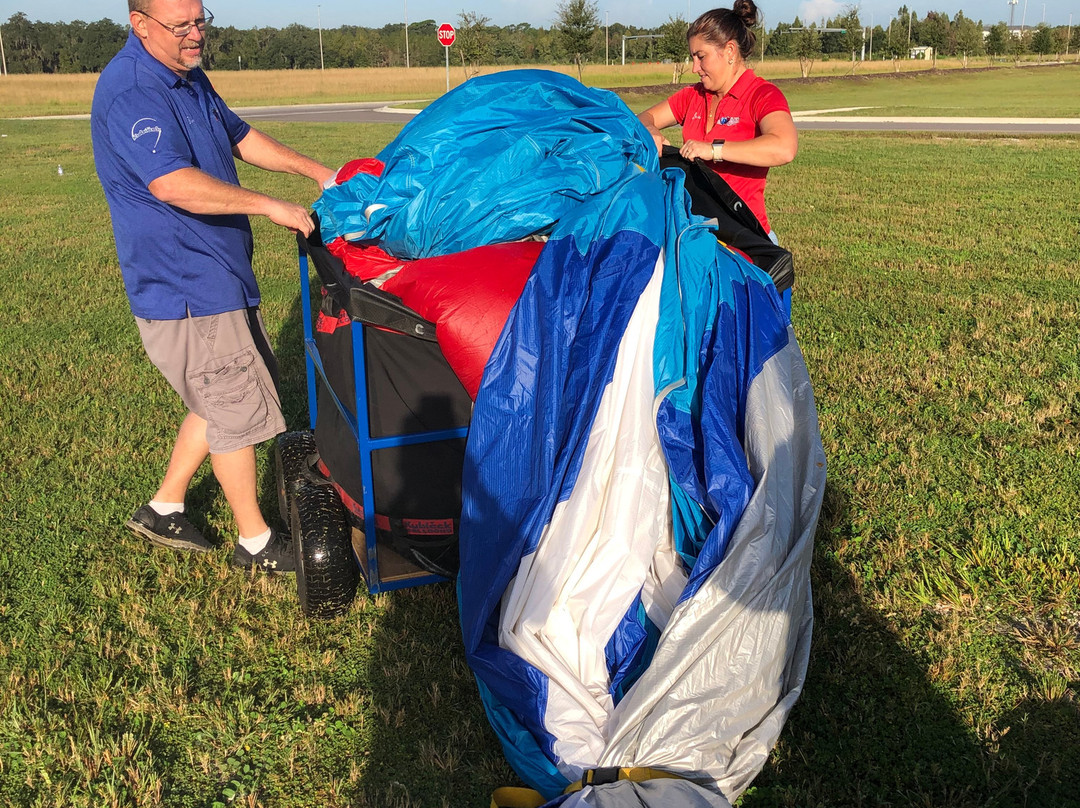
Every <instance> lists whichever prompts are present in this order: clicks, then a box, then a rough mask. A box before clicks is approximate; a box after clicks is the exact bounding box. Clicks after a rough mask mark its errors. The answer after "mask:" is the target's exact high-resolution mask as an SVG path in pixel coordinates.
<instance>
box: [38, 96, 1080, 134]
mask: <svg viewBox="0 0 1080 808" xmlns="http://www.w3.org/2000/svg"><path fill="white" fill-rule="evenodd" d="M406 103H416V102H407V101H363V102H357V103H352V104H302V105H297V106H274V107H236V108H234V109H235V111H236V113H237V114H238V115H240V117H242V118H243V119H244V120H247V121H252V122H254V121H306V122H310V123H327V122H335V123H399V124H403V123H406V122H407V121H408V120H410V119H411V118H412V116H414V115H416V113H418V112H419V111H420V110H418V109H395V108H394V105H396V104H406ZM863 109H867V108H865V107H843V108H839V109H824V110H805V111H800V112H796V113H794V118H795V125H796V126H797V127H798V128H799V129H800V130H804V131H806V130H813V129H830V130H848V131H860V130H861V131H879V132H880V131H898V132H905V131H906V132H918V131H933V132H998V133H1003V134H1017V135H1018V134H1037V135H1046V134H1071V135H1077V134H1080V119H1078V118H1026V119H1025V118H913V117H906V116H877V117H875V116H870V115H845V114H843V113H850V112H856V111H859V110H863ZM49 117H51V118H54V119H56V118H67V119H82V120H85V119H88V118H89V117H90V116H89V115H56V116H49ZM42 119H44V118H40V119H30V120H42Z"/></svg>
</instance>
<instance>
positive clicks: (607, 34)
mask: <svg viewBox="0 0 1080 808" xmlns="http://www.w3.org/2000/svg"><path fill="white" fill-rule="evenodd" d="M610 15H611V12H610V11H605V12H604V65H605V66H607V65H610V64H611V59H610V57H609V56H608V50H609V49H610V45H611V23H610V20H609V16H610Z"/></svg>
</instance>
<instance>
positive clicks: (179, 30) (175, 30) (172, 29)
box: [139, 8, 214, 37]
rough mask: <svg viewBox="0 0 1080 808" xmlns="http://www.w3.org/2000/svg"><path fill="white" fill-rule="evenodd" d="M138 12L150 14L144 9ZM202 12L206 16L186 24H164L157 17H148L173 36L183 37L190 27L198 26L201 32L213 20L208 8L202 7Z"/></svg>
mask: <svg viewBox="0 0 1080 808" xmlns="http://www.w3.org/2000/svg"><path fill="white" fill-rule="evenodd" d="M139 13H140V14H142V15H143V16H144V17H150V15H149V14H147V13H146V12H145V11H140V12H139ZM203 14H205V15H206V16H205V17H199V19H197V20H195V22H189V23H188V24H187V25H166V24H165V23H163V22H162V21H161V20H159V19H158V18H157V17H150V19H152V20H153V21H154V22H156V23H157V24H158V25H160V26H161V27H162V28H165V29H167V30H168V31H169V33H171V34H172V35H173V36H176V37H183V36H187V35H188V34H190V33H191V29H192V28H198V29H199V33H202V32H203V31H205V30H206V26H208V25H209V24H210V23H212V22H213V21H214V15H213V14H211V13H210V9H207V8H204V9H203Z"/></svg>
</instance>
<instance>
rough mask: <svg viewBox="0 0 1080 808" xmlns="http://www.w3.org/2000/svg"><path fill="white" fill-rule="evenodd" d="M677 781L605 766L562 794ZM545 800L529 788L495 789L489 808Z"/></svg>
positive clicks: (658, 773)
mask: <svg viewBox="0 0 1080 808" xmlns="http://www.w3.org/2000/svg"><path fill="white" fill-rule="evenodd" d="M658 779H668V780H679V779H681V778H680V777H679V775H677V774H672V773H671V772H667V771H664V770H663V769H653V768H649V767H647V766H636V767H633V768H619V767H618V766H606V767H603V768H599V769H587V770H586V771H585V773H584V774H582V776H581V779H580V780H575V781H574V782H573V783H571V784H570V785H569V786H567V787H566V790H565V791H564V792H563V793H564V794H573V793H574V792H575V791H581V789H583V788H585V786H601V785H604V784H605V783H614V782H617V781H619V780H632V781H634V782H635V783H643V782H645V781H646V780H658ZM546 802H547V800H545V799H544V797H543V795H541V794H540V792H539V791H533V790H532V789H531V788H514V787H506V788H497V789H495V792H494V793H493V794H492V795H491V808H540V806H542V805H544V804H545V803H546Z"/></svg>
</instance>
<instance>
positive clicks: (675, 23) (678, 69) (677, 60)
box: [657, 15, 690, 84]
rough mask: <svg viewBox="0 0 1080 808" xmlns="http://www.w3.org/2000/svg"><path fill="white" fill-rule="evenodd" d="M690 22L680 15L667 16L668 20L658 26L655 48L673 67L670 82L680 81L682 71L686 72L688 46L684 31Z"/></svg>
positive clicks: (676, 82)
mask: <svg viewBox="0 0 1080 808" xmlns="http://www.w3.org/2000/svg"><path fill="white" fill-rule="evenodd" d="M689 27H690V24H689V23H687V21H686V20H684V19H683V18H682V15H676V16H674V17H668V21H667V22H665V23H664V24H663V25H662V26H660V40H659V45H657V50H658V51H659V52H660V57H661V58H663V59H670V60H671V62H672V64H674V65H675V66H674V68H673V69H672V73H671V83H672V84H678V83H679V82H680V81H682V76H683V73H685V72H686V64H687V58H688V54H689V51H690V46H689V45H687V44H686V31H687V30H688V29H689Z"/></svg>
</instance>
